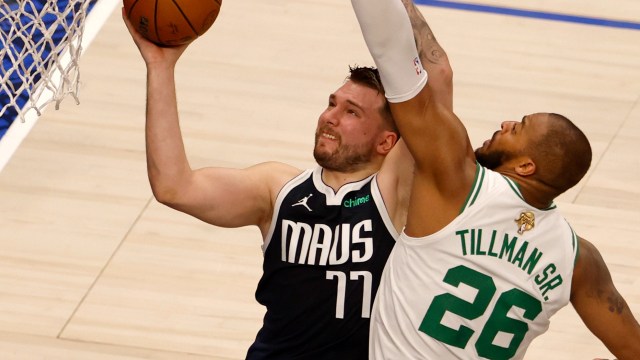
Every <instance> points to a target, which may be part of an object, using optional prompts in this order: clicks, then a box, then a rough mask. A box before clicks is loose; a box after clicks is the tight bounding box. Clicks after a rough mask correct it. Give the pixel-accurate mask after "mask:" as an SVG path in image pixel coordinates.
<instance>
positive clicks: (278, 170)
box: [252, 161, 304, 192]
mask: <svg viewBox="0 0 640 360" xmlns="http://www.w3.org/2000/svg"><path fill="white" fill-rule="evenodd" d="M252 170H253V172H254V173H255V174H256V175H257V176H258V177H259V178H260V179H261V180H263V181H265V182H266V184H267V185H268V186H269V188H270V189H271V190H272V191H273V190H275V191H276V192H277V191H279V190H280V189H281V188H282V187H283V186H284V184H286V183H287V182H288V181H290V180H291V179H293V178H295V177H296V176H298V175H300V174H301V173H302V172H303V171H304V170H301V169H298V168H296V167H295V166H291V165H289V164H285V163H281V162H277V161H269V162H264V163H260V164H257V165H254V166H252Z"/></svg>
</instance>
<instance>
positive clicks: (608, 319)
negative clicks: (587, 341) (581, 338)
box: [571, 239, 640, 360]
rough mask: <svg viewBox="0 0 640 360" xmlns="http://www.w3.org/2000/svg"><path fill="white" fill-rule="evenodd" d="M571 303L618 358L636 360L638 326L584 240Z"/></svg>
mask: <svg viewBox="0 0 640 360" xmlns="http://www.w3.org/2000/svg"><path fill="white" fill-rule="evenodd" d="M571 304H572V305H573V307H574V308H575V309H576V312H577V313H578V315H580V317H581V318H582V321H584V323H585V325H587V327H588V328H589V330H591V332H592V333H593V334H594V335H596V336H597V337H598V338H599V339H600V340H601V341H602V343H603V344H604V345H605V346H606V347H607V348H608V349H609V351H611V352H612V353H613V354H614V355H615V356H616V357H617V358H618V360H626V359H640V325H638V322H637V320H636V319H635V318H634V316H633V313H632V312H631V309H629V306H628V305H627V302H626V301H625V300H624V298H622V296H621V295H620V293H618V290H617V289H616V288H615V286H614V285H613V281H612V279H611V274H610V273H609V269H608V268H607V265H606V264H605V262H604V260H603V259H602V256H601V255H600V252H598V250H597V249H596V248H595V247H594V246H593V245H592V244H591V243H589V242H588V241H586V240H584V239H580V253H579V257H578V260H577V262H576V266H575V269H574V272H573V282H572V284H571Z"/></svg>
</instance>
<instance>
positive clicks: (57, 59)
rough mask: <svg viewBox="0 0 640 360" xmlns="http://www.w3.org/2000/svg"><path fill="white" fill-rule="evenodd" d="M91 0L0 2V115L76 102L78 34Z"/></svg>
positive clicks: (20, 115) (19, 114)
mask: <svg viewBox="0 0 640 360" xmlns="http://www.w3.org/2000/svg"><path fill="white" fill-rule="evenodd" d="M92 2H95V0H17V1H16V0H0V61H1V64H0V65H1V67H0V77H1V79H0V80H1V82H0V105H1V106H2V108H1V109H0V119H6V118H8V117H11V118H12V119H15V118H20V119H21V120H22V121H23V122H24V119H25V114H27V113H28V112H29V111H32V110H34V111H35V112H36V113H37V116H40V115H41V112H42V110H43V109H44V108H45V107H46V106H47V105H48V104H49V103H51V102H55V104H56V109H58V108H59V106H60V102H61V101H62V100H63V99H64V98H65V97H66V96H67V95H69V94H70V95H71V96H72V97H73V98H74V99H75V101H76V104H79V103H80V102H79V99H78V85H79V80H80V76H79V75H80V73H79V68H78V60H79V58H80V54H81V50H82V49H81V46H80V44H81V43H82V33H83V28H84V23H85V18H86V14H87V9H88V7H89V5H90V4H91V3H92Z"/></svg>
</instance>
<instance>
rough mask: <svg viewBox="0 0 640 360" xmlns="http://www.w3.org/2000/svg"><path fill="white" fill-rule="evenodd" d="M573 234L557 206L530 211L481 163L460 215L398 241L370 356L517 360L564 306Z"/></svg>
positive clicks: (377, 306) (376, 312)
mask: <svg viewBox="0 0 640 360" xmlns="http://www.w3.org/2000/svg"><path fill="white" fill-rule="evenodd" d="M577 246H578V245H577V237H576V235H575V233H574V232H573V231H572V230H571V227H570V226H569V224H568V223H567V222H566V221H565V219H564V218H563V217H562V216H561V215H560V214H559V213H558V211H557V209H556V207H555V205H553V206H551V207H549V208H547V209H544V210H540V209H536V208H534V207H532V206H530V205H528V204H527V203H526V202H525V201H524V200H523V198H522V195H521V194H520V192H519V190H518V187H517V185H516V184H515V183H514V182H513V181H512V180H510V179H508V178H506V177H504V176H502V175H500V174H498V173H496V172H493V171H491V170H488V169H486V168H484V167H482V166H480V165H478V167H477V170H476V179H475V181H474V186H473V188H472V191H471V192H470V194H469V197H468V199H467V201H466V203H465V205H464V208H463V209H462V211H461V213H460V215H459V216H458V217H456V218H455V219H454V220H453V221H452V222H451V223H450V224H449V225H447V226H446V227H445V228H443V229H441V230H440V231H438V232H437V233H435V234H432V235H429V236H425V237H422V238H412V237H409V236H407V235H406V234H404V233H403V234H402V235H401V236H400V238H399V239H398V240H397V242H396V246H395V247H394V249H393V251H392V253H391V255H390V258H389V261H388V262H387V265H386V267H385V270H384V273H383V277H382V282H381V284H380V288H379V290H378V294H377V296H376V300H375V303H374V309H373V314H372V318H371V342H370V345H369V353H370V358H371V359H385V360H386V359H394V360H405V359H438V360H440V359H521V358H522V357H523V356H524V353H525V351H526V349H527V347H528V346H529V344H530V343H531V341H532V340H533V339H534V338H535V337H536V336H538V335H540V334H542V333H543V332H545V331H546V330H547V329H548V327H549V318H550V317H551V316H552V315H553V314H554V313H555V312H556V311H558V310H559V309H560V308H562V307H563V306H565V305H566V304H567V303H568V302H569V295H570V290H571V278H572V274H573V266H574V261H575V257H576V254H577Z"/></svg>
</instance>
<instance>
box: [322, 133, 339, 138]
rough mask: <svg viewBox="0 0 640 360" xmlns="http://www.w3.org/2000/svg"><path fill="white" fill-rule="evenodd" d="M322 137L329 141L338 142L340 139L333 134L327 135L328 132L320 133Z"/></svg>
mask: <svg viewBox="0 0 640 360" xmlns="http://www.w3.org/2000/svg"><path fill="white" fill-rule="evenodd" d="M320 136H321V137H323V138H325V139H329V140H337V139H338V138H337V137H336V136H335V135H332V134H329V133H326V132H323V133H320Z"/></svg>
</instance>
